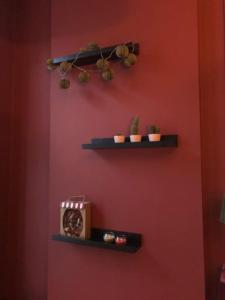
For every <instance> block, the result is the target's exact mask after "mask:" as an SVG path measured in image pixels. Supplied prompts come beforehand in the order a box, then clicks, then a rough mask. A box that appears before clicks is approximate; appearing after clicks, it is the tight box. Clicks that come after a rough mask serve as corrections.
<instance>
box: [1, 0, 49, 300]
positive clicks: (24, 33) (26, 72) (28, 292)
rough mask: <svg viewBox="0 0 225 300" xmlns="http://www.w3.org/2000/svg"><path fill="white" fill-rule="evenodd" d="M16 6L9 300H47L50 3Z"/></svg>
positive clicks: (13, 12)
mask: <svg viewBox="0 0 225 300" xmlns="http://www.w3.org/2000/svg"><path fill="white" fill-rule="evenodd" d="M13 7H14V8H13V10H12V11H10V13H11V14H13V23H12V26H13V40H12V46H11V50H12V54H11V56H10V59H9V61H11V62H12V66H13V68H12V82H13V84H12V88H11V94H12V108H11V116H12V117H11V121H12V122H11V124H12V125H11V126H12V133H13V135H12V136H11V154H12V155H11V167H10V174H11V186H10V201H9V205H8V209H9V216H10V218H9V224H8V245H9V247H8V254H9V257H10V261H9V264H8V266H7V268H8V273H9V280H10V281H9V284H10V289H8V294H9V296H8V298H9V300H11V299H16V300H17V299H18V300H20V299H21V300H31V299H32V300H45V299H46V295H47V288H46V286H47V285H46V283H47V227H48V222H47V216H48V166H49V89H50V88H49V79H50V77H49V74H48V73H47V72H46V66H45V61H46V57H48V56H49V51H50V47H49V46H50V44H49V40H50V36H49V34H50V2H49V1H47V0H41V1H36V2H35V1H28V0H23V1H15V2H14V3H13ZM15 212H16V214H15ZM14 214H15V215H14ZM15 228H16V229H15Z"/></svg>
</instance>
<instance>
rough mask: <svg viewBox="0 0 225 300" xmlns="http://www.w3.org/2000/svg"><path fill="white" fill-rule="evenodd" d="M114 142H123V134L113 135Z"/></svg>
mask: <svg viewBox="0 0 225 300" xmlns="http://www.w3.org/2000/svg"><path fill="white" fill-rule="evenodd" d="M114 142H115V143H124V142H125V136H124V135H114Z"/></svg>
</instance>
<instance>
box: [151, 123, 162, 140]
mask: <svg viewBox="0 0 225 300" xmlns="http://www.w3.org/2000/svg"><path fill="white" fill-rule="evenodd" d="M148 139H149V142H159V141H160V140H161V134H160V128H159V127H157V126H156V125H151V126H149V127H148Z"/></svg>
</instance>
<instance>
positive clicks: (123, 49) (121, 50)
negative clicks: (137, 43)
mask: <svg viewBox="0 0 225 300" xmlns="http://www.w3.org/2000/svg"><path fill="white" fill-rule="evenodd" d="M128 54H129V49H128V47H127V46H126V45H119V46H117V47H116V55H117V56H118V57H120V58H124V57H127V56H128Z"/></svg>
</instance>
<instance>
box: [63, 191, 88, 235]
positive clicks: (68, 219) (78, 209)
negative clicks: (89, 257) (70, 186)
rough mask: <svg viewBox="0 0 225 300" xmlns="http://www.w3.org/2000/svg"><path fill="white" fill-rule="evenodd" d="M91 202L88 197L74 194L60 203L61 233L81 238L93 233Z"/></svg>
mask: <svg viewBox="0 0 225 300" xmlns="http://www.w3.org/2000/svg"><path fill="white" fill-rule="evenodd" d="M90 225H91V203H90V202H88V201H86V197H85V196H83V195H81V196H73V197H71V198H70V199H69V200H67V201H63V202H61V205H60V234H61V235H66V236H70V237H73V238H79V239H85V240H86V239H89V238H90V235H91V227H90Z"/></svg>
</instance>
